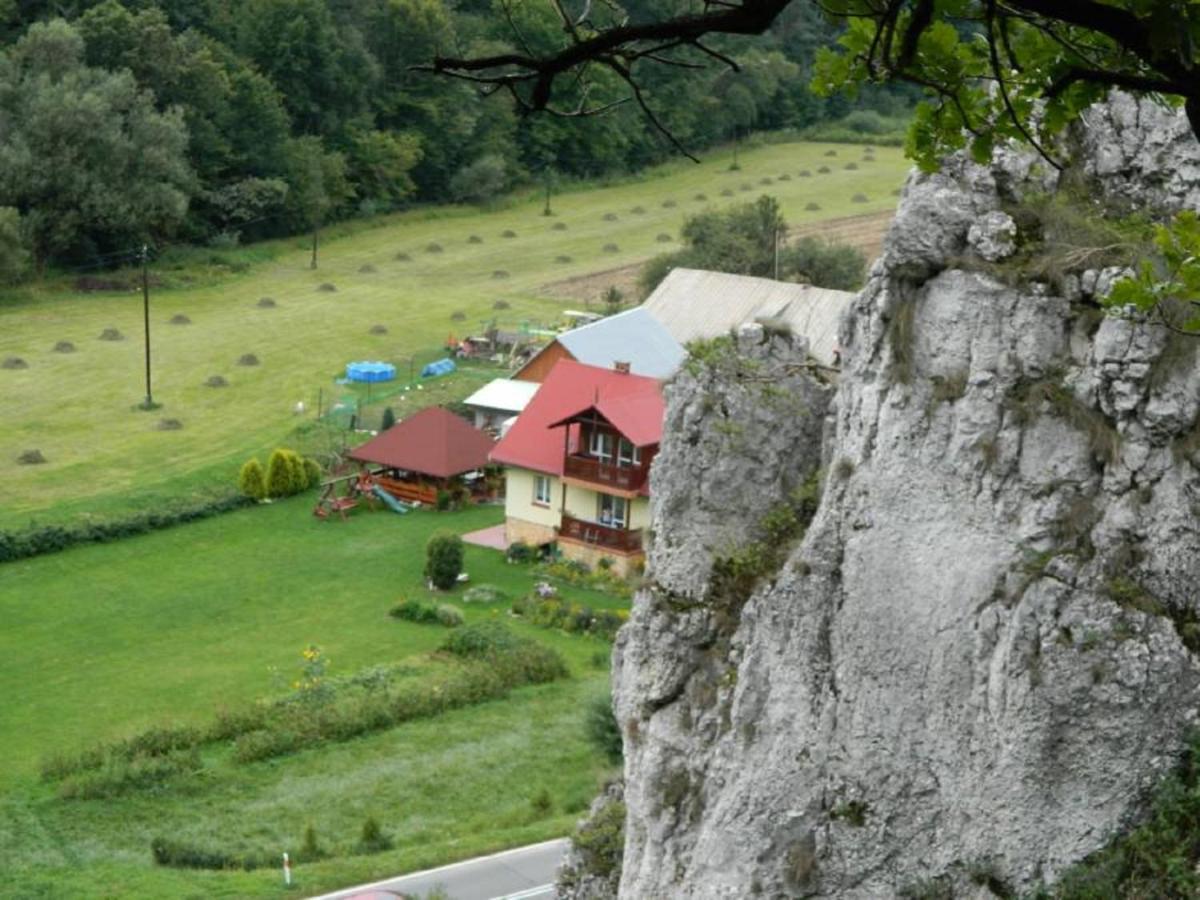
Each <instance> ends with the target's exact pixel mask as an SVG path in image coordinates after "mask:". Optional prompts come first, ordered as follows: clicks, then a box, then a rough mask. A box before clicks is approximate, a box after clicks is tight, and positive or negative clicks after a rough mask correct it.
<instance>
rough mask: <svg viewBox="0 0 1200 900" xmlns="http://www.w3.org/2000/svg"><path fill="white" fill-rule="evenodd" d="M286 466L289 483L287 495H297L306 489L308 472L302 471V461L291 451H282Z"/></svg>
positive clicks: (298, 455)
mask: <svg viewBox="0 0 1200 900" xmlns="http://www.w3.org/2000/svg"><path fill="white" fill-rule="evenodd" d="M283 452H284V454H285V455H286V458H287V464H288V480H289V481H290V482H291V490H289V491H288V493H289V494H299V493H300V492H301V491H305V490H307V489H308V472H307V471H305V469H304V460H303V459H301V458H300V454H298V453H296V452H295V451H293V450H284V451H283Z"/></svg>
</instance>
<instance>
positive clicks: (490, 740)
mask: <svg viewBox="0 0 1200 900" xmlns="http://www.w3.org/2000/svg"><path fill="white" fill-rule="evenodd" d="M310 502H311V497H301V498H297V499H294V500H290V501H285V502H280V503H275V504H271V505H268V506H259V507H254V508H250V509H246V510H242V511H239V512H235V513H231V514H228V515H225V516H221V517H219V518H217V519H210V520H207V521H204V522H200V523H196V524H192V525H187V526H182V527H178V528H173V529H169V530H167V531H162V532H158V533H156V534H152V535H147V536H144V537H137V538H130V539H127V540H123V541H120V542H118V543H114V544H107V545H102V546H89V547H81V548H76V549H74V550H70V551H67V552H64V553H60V554H55V555H51V556H45V557H40V558H37V559H31V560H27V561H21V562H16V563H10V564H7V565H5V566H4V569H3V572H2V573H0V621H3V622H4V628H3V629H0V696H3V697H4V702H3V704H0V745H2V746H3V747H4V749H5V765H4V767H3V768H2V769H0V872H4V873H5V878H4V879H3V881H0V896H20V897H26V896H31V897H33V896H61V895H63V894H64V893H72V892H78V893H79V895H81V896H89V897H92V896H112V897H127V896H163V897H165V896H172V897H187V896H195V897H216V896H228V897H245V896H285V892H284V891H283V890H282V887H281V885H280V883H279V877H278V873H277V872H276V871H275V870H259V871H254V872H248V873H247V872H233V873H218V872H204V871H186V870H175V869H166V868H162V867H158V866H155V865H154V864H153V863H152V861H151V856H150V850H149V847H150V841H151V839H152V838H153V837H155V836H156V835H166V836H169V837H172V838H174V839H176V840H181V841H185V842H191V843H195V844H198V845H201V846H208V847H216V848H226V849H237V850H241V851H254V852H269V853H275V852H280V853H281V852H283V851H284V850H289V851H290V852H292V853H293V854H295V853H296V851H297V849H298V847H299V844H300V840H301V835H302V833H303V830H304V829H305V827H306V826H307V825H308V824H310V823H311V824H312V825H313V827H314V829H315V830H316V832H317V835H318V837H319V840H320V841H321V843H322V844H323V845H325V846H327V847H328V848H329V849H330V850H331V851H332V852H333V853H334V857H333V858H331V859H329V860H326V861H322V862H318V863H313V864H311V865H302V866H299V867H298V868H297V890H295V891H293V892H292V895H295V894H298V893H303V892H311V891H315V890H317V889H319V888H327V887H332V886H337V885H344V884H348V883H354V882H356V881H360V880H367V879H372V878H378V877H382V876H385V875H388V874H392V873H395V872H399V871H405V870H411V869H413V868H418V867H422V866H427V865H433V864H438V863H442V862H445V861H448V860H451V859H456V858H462V857H466V856H471V855H474V854H477V853H481V852H486V851H488V850H492V849H496V848H499V847H503V846H512V845H515V844H520V843H523V842H528V841H535V840H540V839H544V838H548V837H552V836H556V835H561V834H564V833H566V832H567V831H568V830H569V829H570V827H571V824H572V822H573V821H574V820H575V819H576V818H577V817H578V815H579V813H580V811H581V810H582V809H584V808H585V806H586V804H587V803H588V802H589V801H590V799H591V797H592V796H593V795H594V793H595V792H596V790H597V787H598V785H599V784H600V783H601V782H602V780H603V778H604V777H605V776H606V774H607V773H608V772H609V771H610V769H609V767H608V764H607V763H606V762H605V761H604V759H603V758H602V757H601V756H600V755H599V754H598V753H597V752H596V751H595V750H594V749H593V748H592V747H591V746H590V745H589V744H588V743H587V742H586V740H585V737H584V732H583V725H582V716H583V707H584V706H585V705H586V701H587V700H588V699H589V698H591V697H592V696H594V695H596V694H598V693H603V692H604V691H605V690H606V681H607V672H606V665H607V657H608V653H609V645H608V644H607V643H605V642H604V641H602V640H600V639H597V638H591V637H585V636H571V635H567V634H564V633H562V632H556V631H548V630H545V629H538V628H533V627H532V626H528V625H525V624H524V623H522V622H521V621H520V620H513V619H512V618H511V617H510V616H508V614H507V607H508V604H507V603H495V604H484V605H476V604H465V603H457V604H456V605H458V606H459V607H460V608H461V609H462V610H463V611H464V613H465V614H466V616H467V620H468V622H472V621H479V620H484V619H492V618H501V619H503V620H504V621H505V622H509V623H511V627H512V628H513V629H514V630H517V631H519V632H521V633H523V634H528V635H531V636H534V637H536V639H537V640H539V641H541V642H542V643H545V644H548V645H550V646H553V647H555V648H557V649H559V650H560V651H561V652H562V653H563V655H564V657H565V658H566V660H567V662H568V665H569V667H570V670H571V677H570V678H569V679H568V680H566V681H558V682H553V683H550V684H544V685H537V686H534V687H526V688H519V689H517V690H515V691H513V693H512V694H510V695H509V696H508V697H507V698H505V699H501V700H496V701H491V702H486V703H484V704H482V705H478V706H473V707H468V708H463V709H459V710H455V711H452V712H448V713H443V714H441V715H439V716H435V717H434V718H431V719H425V720H417V721H413V722H409V723H407V724H404V725H401V726H399V727H397V728H393V729H391V730H387V731H383V732H379V733H375V734H372V735H369V736H366V737H361V738H357V739H354V740H350V741H347V742H344V743H334V744H327V745H322V746H320V747H317V748H313V749H309V750H305V751H302V752H300V753H297V754H294V755H292V756H285V757H281V758H277V759H274V760H269V761H265V762H258V763H249V764H234V763H232V762H229V761H227V760H224V761H222V760H216V761H215V762H214V761H210V760H209V759H207V757H210V756H212V755H213V753H214V751H211V750H206V751H205V755H206V766H205V769H204V774H203V775H202V776H196V777H193V778H190V779H185V780H184V781H183V782H181V783H178V784H176V783H172V786H171V787H167V788H164V789H161V790H153V789H151V790H143V791H133V792H130V793H127V794H124V795H122V796H119V797H116V798H110V799H104V800H64V799H59V798H58V797H57V796H56V793H55V787H54V785H53V784H45V783H42V782H41V781H40V780H39V778H38V767H39V762H40V761H41V760H42V759H44V758H45V757H47V756H48V755H50V754H53V753H57V752H63V751H68V752H71V751H76V750H80V749H83V748H86V747H88V746H91V745H94V744H95V743H97V742H102V741H110V740H113V739H117V738H121V737H127V736H130V735H132V734H133V733H135V732H138V731H140V730H142V729H144V728H146V727H148V726H152V725H169V724H196V725H202V724H204V723H207V722H210V721H211V720H212V719H213V716H214V713H215V712H216V711H217V710H218V709H219V708H222V707H235V708H236V707H238V706H240V705H243V704H245V703H247V702H250V701H252V700H254V699H255V698H260V697H269V696H279V695H281V694H284V693H286V692H287V691H288V690H289V689H290V685H289V682H291V681H292V680H293V679H295V678H296V677H297V673H298V671H299V666H300V663H301V658H300V651H301V650H302V649H303V648H304V647H305V646H307V645H309V644H316V645H318V646H320V647H321V648H322V649H323V651H324V654H325V656H326V658H327V659H328V660H329V661H330V668H329V671H328V674H329V675H332V676H337V675H346V674H351V673H354V672H356V671H359V670H361V669H364V668H367V667H369V666H373V665H377V664H381V663H395V662H401V661H408V662H410V663H412V664H413V665H418V666H419V665H420V664H421V660H422V659H423V658H424V657H423V655H424V654H425V653H427V652H428V651H430V650H432V649H434V648H435V647H437V646H438V645H439V644H440V643H441V642H442V641H443V640H444V639H445V637H446V635H447V634H448V633H449V632H448V630H447V629H444V628H442V627H440V626H435V625H415V624H411V623H408V622H401V621H398V620H395V619H392V618H390V617H388V616H387V614H386V613H387V610H388V609H389V608H390V607H391V606H392V604H393V603H395V602H396V600H397V599H398V598H399V597H401V596H405V597H417V598H425V597H429V596H430V595H429V593H428V591H426V589H425V588H424V586H423V583H422V578H421V567H422V564H423V553H422V550H423V546H424V542H425V540H426V538H427V536H428V535H429V533H430V532H431V531H432V530H433V529H434V528H435V527H449V528H452V529H453V530H456V531H467V530H472V529H475V528H479V527H485V526H487V525H491V524H495V523H497V522H499V521H501V520H502V511H501V510H500V509H499V508H497V507H485V508H476V509H471V510H467V511H462V512H458V513H442V514H438V513H433V512H419V513H414V514H410V515H408V516H398V515H396V514H394V513H391V512H388V511H383V510H380V511H377V512H374V513H372V512H368V511H365V510H363V511H358V512H356V513H355V514H354V515H353V516H352V517H351V520H350V521H349V522H340V521H336V522H320V521H317V520H315V519H313V518H312V517H311V516H310V515H309V505H310ZM466 569H467V571H468V573H469V574H470V575H471V580H472V583H476V584H478V583H490V584H494V585H497V586H500V587H501V588H503V589H505V590H506V591H508V592H509V593H510V594H512V595H516V594H519V593H524V592H527V591H528V590H529V589H530V587H531V585H532V583H533V581H534V578H535V576H534V575H533V573H531V572H530V571H529V570H528V569H527V568H524V567H521V566H512V565H507V564H506V563H505V562H504V560H503V556H502V554H500V553H499V552H497V551H494V550H485V549H481V548H475V547H468V549H467V558H466ZM456 593H457V592H456ZM563 593H564V595H565V596H567V597H570V598H572V599H577V600H580V601H582V602H586V603H587V604H589V605H591V606H593V607H594V608H601V607H615V606H622V605H626V604H625V603H624V602H622V601H619V600H616V599H615V598H612V597H610V596H608V595H605V594H600V593H597V592H594V591H589V590H584V589H576V588H564V589H563ZM437 599H438V600H439V601H441V602H445V601H447V600H448V601H450V602H456V596H454V595H451V596H447V595H444V594H443V595H438V598H437ZM210 762H211V765H210ZM543 789H544V790H545V792H546V793H547V794H548V795H549V797H550V798H551V805H550V807H549V808H548V809H547V808H546V807H545V804H544V802H543V803H542V804H540V805H539V804H534V803H533V802H532V801H533V800H534V798H535V797H536V795H538V794H539V793H540V792H541V791H542V790H543ZM367 815H374V816H376V817H377V818H378V819H379V821H380V822H381V824H382V825H383V826H384V829H385V831H387V832H389V833H391V834H392V836H393V837H394V838H395V841H396V845H395V848H394V849H392V850H389V851H386V852H382V853H376V854H371V855H355V854H353V852H352V850H351V846H352V845H353V844H354V842H355V841H356V840H357V838H358V834H359V829H360V828H361V825H362V822H363V819H364V818H365V817H366V816H367Z"/></svg>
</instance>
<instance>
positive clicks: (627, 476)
mask: <svg viewBox="0 0 1200 900" xmlns="http://www.w3.org/2000/svg"><path fill="white" fill-rule="evenodd" d="M649 474H650V465H649V464H648V463H643V464H642V465H640V466H618V465H617V464H616V463H610V462H601V461H600V460H598V459H596V458H595V457H594V456H577V455H570V456H567V458H566V460H565V462H564V464H563V475H564V476H565V477H567V478H574V479H575V480H576V481H585V482H587V483H589V484H594V485H597V486H600V487H607V488H615V489H616V490H618V491H628V492H630V493H637V492H638V491H640V490H641V489H642V487H643V486H644V485H645V484H646V478H647V477H648V476H649Z"/></svg>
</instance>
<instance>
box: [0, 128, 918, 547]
mask: <svg viewBox="0 0 1200 900" xmlns="http://www.w3.org/2000/svg"><path fill="white" fill-rule="evenodd" d="M829 152H832V153H834V154H836V155H835V156H827V155H826V154H827V153H829ZM850 161H855V162H856V165H857V169H855V170H853V171H851V170H847V169H845V168H844V166H845V165H846V164H847V163H848V162H850ZM741 165H742V168H741V170H740V171H736V172H731V171H729V158H728V156H727V155H722V154H720V153H714V154H712V155H710V156H709V157H708V158H707V159H706V160H705V161H704V162H703V163H702V164H700V165H694V164H692V163H686V162H677V163H673V164H670V165H667V166H664V167H662V168H661V169H659V170H655V171H653V172H650V173H647V174H646V175H645V176H644V177H641V178H639V179H637V180H635V181H628V182H625V183H621V184H616V185H614V186H610V187H590V188H586V189H585V188H580V189H577V190H572V191H569V192H566V193H563V194H561V195H559V196H557V197H555V198H554V211H555V215H554V216H553V217H552V218H546V217H543V216H542V215H541V200H540V198H538V197H535V196H531V197H529V198H527V199H525V200H519V201H515V202H513V203H512V204H510V205H508V206H506V207H505V208H503V209H498V210H495V211H479V210H476V209H462V208H438V209H433V210H421V211H415V212H412V213H407V214H401V215H396V216H391V217H386V218H382V219H379V220H375V221H373V222H371V223H367V224H356V225H354V226H351V227H343V228H342V229H340V232H342V236H337V234H338V231H339V230H334V231H332V232H331V234H330V235H329V236H328V239H327V240H326V242H325V243H324V245H323V249H322V252H321V266H320V269H319V270H317V271H311V270H310V269H309V268H308V250H307V247H308V244H307V240H306V239H303V238H297V239H293V240H290V241H284V242H277V243H275V244H270V245H264V246H261V247H257V248H249V249H247V250H244V251H235V254H241V255H240V257H239V258H241V259H245V260H251V259H253V260H258V262H255V263H253V264H251V265H250V267H249V269H248V271H246V272H244V273H242V274H239V275H232V274H228V272H226V273H225V274H221V273H222V271H223V270H221V269H220V268H219V267H216V268H214V267H211V266H208V265H207V263H206V260H207V258H208V256H209V255H210V254H206V252H205V251H196V252H194V253H191V254H187V253H184V254H180V255H179V259H181V260H183V262H182V263H181V264H180V265H181V266H182V268H181V269H179V270H178V271H173V272H172V271H165V272H164V274H165V275H166V277H167V279H168V281H169V283H170V284H171V285H174V286H172V287H170V288H165V289H156V290H155V291H154V292H153V293H154V296H153V300H152V304H153V306H152V314H151V324H152V332H153V342H154V343H153V346H154V371H155V388H154V393H155V399H156V400H158V401H159V402H161V403H162V404H163V408H162V409H161V410H157V411H154V412H141V411H136V410H134V408H133V407H134V406H135V404H137V403H138V402H139V401H140V400H141V399H142V397H143V393H144V391H143V358H142V340H141V337H142V325H141V321H142V318H141V317H142V304H141V297H140V294H138V293H136V292H130V293H124V292H123V293H116V294H87V295H84V294H78V293H74V292H72V291H71V290H69V289H67V288H66V287H63V285H62V283H61V282H51V283H48V284H47V285H44V286H41V287H38V288H29V289H26V290H23V291H22V292H20V293H17V294H13V295H9V296H5V297H4V298H3V299H0V359H4V358H7V357H20V358H22V359H24V360H25V361H26V363H27V364H28V368H24V369H13V370H8V369H0V477H2V478H3V480H4V485H5V490H4V500H3V502H2V503H0V528H5V527H15V526H20V525H24V524H27V523H28V522H29V521H30V520H31V519H34V518H36V519H37V520H39V521H43V522H44V521H51V520H62V519H64V518H69V517H71V516H76V515H79V514H81V513H100V514H115V513H121V512H125V511H128V510H130V509H134V508H141V507H145V506H147V505H153V504H155V503H158V502H164V501H165V500H166V498H169V497H176V496H180V495H186V494H188V493H192V492H196V491H200V490H202V489H204V488H205V487H209V486H211V485H212V484H214V483H221V484H229V483H231V481H232V479H233V477H234V473H235V471H236V466H237V465H238V464H239V463H240V462H241V461H242V460H243V459H245V458H246V457H247V456H249V455H250V454H252V453H255V452H262V451H264V450H266V449H269V448H270V447H271V446H272V445H275V444H278V443H281V442H284V441H285V440H286V439H287V435H288V433H289V432H290V430H291V429H292V428H293V427H294V426H295V425H296V418H295V417H294V416H293V413H292V410H293V407H294V406H295V404H296V402H297V401H298V400H304V401H305V402H306V403H307V404H308V406H309V409H310V410H311V409H313V408H314V407H315V404H316V401H317V398H318V394H319V393H321V394H323V396H324V398H325V400H326V401H328V399H329V398H330V396H331V393H332V392H333V391H334V385H333V383H332V379H333V378H334V377H335V376H336V375H337V374H339V373H341V372H342V371H343V369H344V366H345V363H346V362H348V361H351V360H355V359H363V358H370V359H377V358H381V359H385V360H389V361H393V362H397V363H399V364H400V365H401V367H402V368H404V369H406V368H407V363H406V361H407V360H408V359H409V358H410V357H412V356H413V355H417V356H418V358H420V359H426V360H427V359H429V358H432V357H433V355H434V354H436V353H437V348H438V347H439V346H440V345H441V343H442V342H443V341H444V340H445V338H446V336H447V335H448V334H449V333H451V332H453V333H455V334H457V335H459V336H461V335H463V334H464V333H467V332H472V331H476V330H478V329H479V327H480V326H481V324H482V323H484V322H486V321H489V320H491V319H492V318H494V317H495V318H497V319H498V320H499V324H500V325H501V327H516V326H519V325H520V324H521V323H522V322H549V321H552V320H555V319H557V318H558V316H559V314H560V312H561V310H562V309H563V308H564V306H565V305H567V304H564V303H562V302H560V301H557V300H555V299H552V298H549V297H547V296H546V295H545V293H544V292H543V291H542V288H543V287H544V286H545V285H546V284H548V283H551V282H554V281H556V280H558V279H564V278H568V277H573V276H579V275H583V274H588V273H592V272H596V271H597V270H602V269H607V268H611V267H616V266H621V265H627V264H630V263H634V262H636V261H638V260H642V259H645V258H648V257H650V256H652V255H654V254H655V253H658V252H661V251H663V250H666V249H671V248H672V247H675V246H677V244H676V243H673V242H671V243H660V242H658V241H657V237H658V235H660V234H669V235H671V236H672V238H675V237H677V235H678V231H679V228H680V225H681V223H682V222H683V220H684V218H685V216H687V215H688V214H689V213H694V212H697V211H700V210H702V209H705V208H706V207H715V206H721V205H726V204H731V203H734V202H744V201H746V200H750V199H753V198H755V197H757V196H759V195H760V194H764V193H769V194H772V195H773V196H775V197H777V198H778V199H779V200H780V202H781V204H782V207H783V209H784V211H785V214H786V217H787V219H788V221H789V222H791V223H793V224H796V225H804V224H809V223H812V222H815V221H819V220H823V219H826V218H832V217H840V216H846V215H853V214H859V213H870V212H878V211H881V210H886V209H890V208H892V207H893V206H894V205H895V202H896V201H895V197H894V196H893V193H892V192H893V191H894V189H895V188H897V187H898V186H899V185H900V183H901V181H902V178H903V174H904V172H905V171H906V170H907V168H908V164H907V163H906V162H905V161H904V159H903V157H902V155H901V151H900V150H898V149H896V148H889V147H879V148H877V149H876V151H875V161H874V162H864V161H862V152H861V149H860V148H858V147H855V146H852V145H845V144H837V145H832V144H828V145H827V144H774V145H767V146H763V147H758V148H753V149H747V150H745V151H744V152H743V153H742V154H741ZM822 166H827V167H828V168H829V169H830V171H829V172H828V173H827V174H820V173H818V169H819V168H820V167H822ZM802 169H806V170H810V171H811V172H812V173H813V175H812V177H800V176H799V172H800V171H801V170H802ZM782 176H787V178H786V180H780V179H781V177H782ZM724 192H728V194H729V196H723V193H724ZM699 194H704V195H705V198H706V199H703V200H700V199H697V196H698V195H699ZM856 194H861V195H864V196H865V197H866V198H867V199H866V201H865V202H852V198H853V197H854V196H855V195H856ZM808 204H816V205H818V206H819V207H820V209H819V210H806V209H805V207H806V206H807V205H808ZM635 210H641V211H640V212H639V211H635ZM609 214H611V215H613V216H616V219H615V220H606V218H605V216H606V215H609ZM556 226H566V227H565V230H555V228H556ZM505 232H512V233H514V234H515V237H504V236H503V235H504V234H505ZM472 235H474V236H477V237H478V238H480V239H481V242H480V243H471V242H470V238H471V236H472ZM432 244H437V245H439V246H440V247H441V252H429V249H428V248H429V247H430V245H432ZM607 244H612V245H615V246H616V248H617V249H616V250H610V251H606V250H605V249H604V247H605V245H607ZM398 253H404V254H407V255H408V256H409V257H410V259H409V260H407V261H401V260H397V259H396V255H397V254H398ZM565 257H569V258H570V262H564V261H561V260H562V258H565ZM364 267H373V269H374V271H363V268H364ZM165 268H166V264H164V269H165ZM501 273H502V275H501ZM502 276H503V277H502ZM188 279H192V280H193V283H192V284H188V283H187V282H188ZM324 283H330V284H333V285H335V286H336V288H337V291H336V293H326V292H322V291H319V290H318V287H319V286H320V285H321V284H324ZM261 297H271V298H273V299H274V300H275V301H276V303H277V306H276V307H275V308H270V309H264V308H260V307H259V306H258V305H257V302H258V300H259V299H260V298H261ZM500 299H503V300H505V301H507V302H508V303H510V304H511V308H510V309H507V310H503V311H500V312H497V311H494V310H493V303H494V302H495V301H497V300H500ZM576 302H577V301H572V303H571V304H569V305H575V303H576ZM456 311H457V312H462V313H464V314H465V316H466V318H465V320H462V321H451V314H452V313H454V312H456ZM176 315H185V316H187V317H188V318H189V319H190V320H191V324H189V325H172V324H169V321H170V319H171V318H172V317H174V316H176ZM376 324H378V325H383V326H384V327H386V328H387V329H388V333H387V334H384V335H372V334H369V333H368V330H369V329H370V328H371V326H372V325H376ZM106 328H116V329H118V330H119V331H120V332H121V333H123V334H124V335H125V339H124V340H121V341H112V342H109V341H101V340H98V336H99V335H100V333H101V332H102V331H103V330H104V329H106ZM58 341H70V342H72V343H74V344H75V346H76V352H74V353H69V354H64V353H56V352H54V351H53V347H54V345H55V344H56V342H58ZM250 353H252V354H254V355H256V356H257V357H258V358H259V359H260V361H261V364H260V365H258V366H255V367H245V366H239V365H237V360H238V359H239V358H240V357H241V356H242V355H243V354H250ZM485 374H486V373H479V375H478V377H480V378H482V377H484V375H485ZM212 375H221V376H222V377H224V378H226V379H227V380H228V382H229V386H228V387H224V388H210V387H205V386H204V382H205V380H206V379H207V378H209V377H210V376H212ZM473 386H474V383H473V382H471V380H470V378H469V377H466V376H464V378H463V379H462V380H461V381H459V382H454V383H451V384H449V385H448V387H447V388H446V390H447V391H448V392H450V393H453V392H457V396H462V395H464V394H465V393H467V392H468V391H469V390H470V389H471V388H472V387H473ZM404 402H406V401H397V412H398V413H401V412H402V409H403V404H404ZM163 418H172V419H177V420H179V421H180V422H181V423H182V425H183V428H182V429H181V430H177V431H161V430H158V429H157V427H156V426H157V424H158V422H159V420H160V419H163ZM30 449H38V450H40V451H41V452H42V453H43V455H44V456H45V457H46V459H47V462H46V463H45V464H44V465H24V466H22V465H18V464H17V462H16V457H17V456H18V455H20V454H21V453H22V452H24V451H26V450H30Z"/></svg>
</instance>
